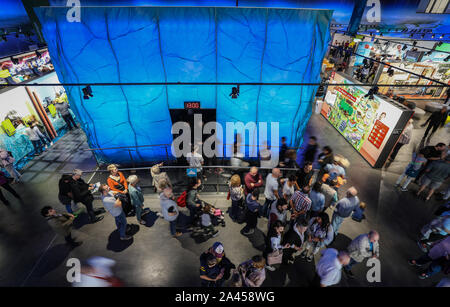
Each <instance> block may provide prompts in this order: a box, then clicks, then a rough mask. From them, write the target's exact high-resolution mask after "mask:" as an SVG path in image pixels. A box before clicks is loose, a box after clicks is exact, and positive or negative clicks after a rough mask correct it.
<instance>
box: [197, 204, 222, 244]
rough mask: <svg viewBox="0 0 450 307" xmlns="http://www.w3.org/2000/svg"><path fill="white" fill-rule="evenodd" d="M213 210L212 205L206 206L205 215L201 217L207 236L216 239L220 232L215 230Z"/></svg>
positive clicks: (204, 208)
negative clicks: (212, 220)
mask: <svg viewBox="0 0 450 307" xmlns="http://www.w3.org/2000/svg"><path fill="white" fill-rule="evenodd" d="M211 209H213V208H211V205H209V204H206V205H205V207H203V213H202V215H201V225H202V228H203V229H204V230H205V233H206V234H207V235H211V236H212V237H215V236H217V233H218V232H219V231H218V230H216V229H214V225H213V224H212V222H211ZM213 210H214V209H213Z"/></svg>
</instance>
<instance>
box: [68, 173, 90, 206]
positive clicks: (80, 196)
mask: <svg viewBox="0 0 450 307" xmlns="http://www.w3.org/2000/svg"><path fill="white" fill-rule="evenodd" d="M70 186H71V189H72V194H73V200H74V201H75V202H81V203H82V202H85V201H91V200H93V199H94V197H93V196H92V193H91V191H90V190H89V184H87V183H86V182H84V180H83V179H81V178H80V179H78V180H73V178H71V181H70Z"/></svg>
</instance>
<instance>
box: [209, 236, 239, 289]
mask: <svg viewBox="0 0 450 307" xmlns="http://www.w3.org/2000/svg"><path fill="white" fill-rule="evenodd" d="M208 255H213V256H214V257H216V259H217V265H218V267H219V268H220V270H221V272H223V276H222V278H221V279H220V280H217V281H216V282H215V284H216V287H220V286H221V285H222V284H223V283H224V282H225V281H226V280H227V279H228V278H230V276H231V272H230V271H231V269H234V268H236V266H235V265H234V264H233V263H232V262H231V261H230V259H228V257H226V256H225V249H224V247H223V244H222V243H220V242H215V243H214V244H213V245H212V246H211V248H209V249H208V250H207V251H206V252H204V253H203V254H201V255H200V266H201V267H206V266H208V263H207V258H208Z"/></svg>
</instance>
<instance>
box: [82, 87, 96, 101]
mask: <svg viewBox="0 0 450 307" xmlns="http://www.w3.org/2000/svg"><path fill="white" fill-rule="evenodd" d="M81 91H82V92H83V98H84V99H89V97H94V95H92V89H91V86H90V85H88V86H86V87H84V88H82V89H81Z"/></svg>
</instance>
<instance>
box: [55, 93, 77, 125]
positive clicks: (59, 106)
mask: <svg viewBox="0 0 450 307" xmlns="http://www.w3.org/2000/svg"><path fill="white" fill-rule="evenodd" d="M55 101H56V104H55V109H56V111H57V112H58V113H59V115H60V116H61V117H62V118H63V120H64V121H65V122H66V124H67V128H69V130H72V129H76V128H77V124H76V123H75V120H74V119H73V117H72V114H70V111H69V108H70V106H69V104H68V103H67V102H65V101H64V100H63V99H61V98H60V95H59V93H58V94H56V99H55Z"/></svg>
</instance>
